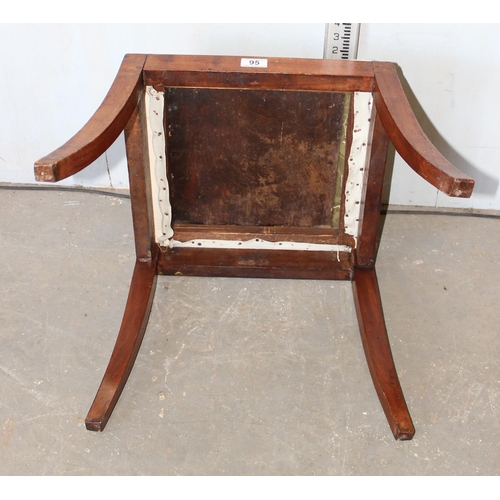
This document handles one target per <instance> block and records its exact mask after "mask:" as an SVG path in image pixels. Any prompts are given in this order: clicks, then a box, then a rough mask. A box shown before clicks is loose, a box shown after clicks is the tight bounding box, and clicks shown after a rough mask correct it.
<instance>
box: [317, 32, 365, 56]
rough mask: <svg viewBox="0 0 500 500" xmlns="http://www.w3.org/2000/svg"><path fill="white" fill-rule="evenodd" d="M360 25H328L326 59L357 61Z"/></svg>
mask: <svg viewBox="0 0 500 500" xmlns="http://www.w3.org/2000/svg"><path fill="white" fill-rule="evenodd" d="M358 39H359V23H328V24H327V25H326V32H325V50H324V54H323V58H324V59H356V57H357V56H358Z"/></svg>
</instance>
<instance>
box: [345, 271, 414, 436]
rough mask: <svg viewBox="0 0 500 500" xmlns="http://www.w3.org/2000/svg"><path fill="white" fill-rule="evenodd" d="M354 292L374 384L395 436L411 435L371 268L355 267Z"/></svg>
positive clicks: (375, 279)
mask: <svg viewBox="0 0 500 500" xmlns="http://www.w3.org/2000/svg"><path fill="white" fill-rule="evenodd" d="M353 294H354V302H355V305H356V313H357V316H358V322H359V328H360V332H361V339H362V341H363V348H364V351H365V355H366V360H367V362H368V367H369V369H370V374H371V376H372V379H373V384H374V386H375V389H376V391H377V394H378V397H379V399H380V402H381V404H382V408H383V409H384V412H385V415H386V417H387V420H388V422H389V425H390V427H391V430H392V433H393V434H394V437H395V438H396V439H400V440H407V439H411V438H412V437H413V435H414V434H415V428H414V426H413V422H412V420H411V417H410V413H409V412H408V407H407V406H406V401H405V398H404V395H403V391H402V389H401V385H400V383H399V379H398V375H397V372H396V367H395V365H394V360H393V357H392V353H391V347H390V344H389V338H388V337H387V330H386V326H385V321H384V313H383V311H382V301H381V299H380V291H379V287H378V283H377V275H376V273H375V269H374V268H369V269H365V268H356V269H355V270H354V279H353Z"/></svg>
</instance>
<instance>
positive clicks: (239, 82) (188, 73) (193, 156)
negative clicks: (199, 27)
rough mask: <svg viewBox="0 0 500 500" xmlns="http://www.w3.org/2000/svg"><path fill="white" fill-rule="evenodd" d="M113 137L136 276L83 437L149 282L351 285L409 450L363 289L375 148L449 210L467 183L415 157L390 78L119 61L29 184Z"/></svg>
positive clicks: (348, 70) (373, 65)
mask: <svg viewBox="0 0 500 500" xmlns="http://www.w3.org/2000/svg"><path fill="white" fill-rule="evenodd" d="M123 130H125V140H126V149H127V160H128V168H129V177H130V195H131V205H132V215H133V223H134V234H135V248H136V255H137V260H136V264H135V269H134V272H133V275H132V282H131V284H130V291H129V296H128V300H127V305H126V308H125V313H124V317H123V322H122V325H121V328H120V331H119V334H118V339H117V341H116V345H115V348H114V350H113V353H112V355H111V359H110V361H109V365H108V367H107V370H106V372H105V374H104V377H103V380H102V383H101V385H100V387H99V390H98V392H97V395H96V397H95V400H94V402H93V404H92V407H91V409H90V411H89V414H88V416H87V418H86V426H87V429H89V430H100V431H102V430H103V429H104V427H105V425H106V423H107V421H108V419H109V417H110V415H111V413H112V411H113V408H114V406H115V404H116V402H117V400H118V398H119V396H120V393H121V391H122V389H123V387H124V385H125V383H126V380H127V378H128V376H129V374H130V371H131V369H132V366H133V364H134V361H135V358H136V356H137V352H138V350H139V347H140V344H141V341H142V338H143V336H144V332H145V330H146V326H147V323H148V318H149V313H150V310H151V304H152V301H153V296H154V291H155V284H156V277H157V276H158V275H179V276H187V275H189V276H195V275H196V276H239V277H260V278H304V279H327V280H350V281H352V284H353V293H354V301H355V305H356V312H357V316H358V320H359V326H360V331H361V338H362V341H363V347H364V350H365V354H366V358H367V361H368V366H369V369H370V372H371V376H372V379H373V383H374V385H375V389H376V391H377V394H378V396H379V398H380V402H381V404H382V407H383V409H384V412H385V414H386V417H387V420H388V422H389V425H390V427H391V429H392V432H393V434H394V437H395V438H396V439H411V438H412V437H413V435H414V433H415V429H414V426H413V423H412V420H411V417H410V414H409V412H408V408H407V405H406V402H405V399H404V396H403V392H402V390H401V387H400V383H399V380H398V376H397V373H396V368H395V365H394V361H393V358H392V354H391V349H390V345H389V341H388V338H387V331H386V327H385V322H384V315H383V311H382V304H381V300H380V293H379V288H378V284H377V277H376V273H375V259H376V244H377V241H376V237H377V228H378V222H379V216H380V207H381V196H382V186H383V180H384V171H385V163H386V158H387V149H388V144H389V140H390V141H391V142H392V144H393V145H394V147H395V149H396V150H397V151H398V153H399V154H400V155H401V156H402V158H403V159H404V160H405V161H406V162H407V163H408V165H410V167H412V168H413V169H414V170H415V171H416V172H417V173H418V174H420V175H421V176H422V177H423V178H424V179H426V180H427V181H428V182H430V183H431V184H432V185H433V186H435V187H436V188H437V189H439V190H440V191H442V192H444V193H446V194H448V195H450V196H459V197H469V196H470V195H471V192H472V188H473V186H474V181H473V180H472V179H471V178H470V177H468V176H466V175H464V174H463V173H462V172H460V171H459V170H457V169H456V168H455V167H454V166H453V165H451V164H450V163H449V162H448V161H447V160H446V159H445V158H444V157H443V156H442V155H441V154H440V153H439V152H438V151H437V150H436V149H435V148H434V146H433V145H432V144H431V143H430V142H429V140H428V138H427V137H426V136H425V134H424V132H423V131H422V129H421V128H420V126H419V124H418V122H417V120H416V118H415V116H414V115H413V112H412V110H411V108H410V105H409V103H408V101H407V99H406V97H405V94H404V92H403V89H402V87H401V83H400V81H399V78H398V76H397V72H396V66H395V65H394V64H392V63H385V62H358V61H332V60H312V59H282V58H269V59H249V58H240V57H212V56H172V55H138V54H129V55H126V56H125V58H124V60H123V63H122V65H121V67H120V70H119V72H118V75H117V77H116V79H115V81H114V83H113V85H112V87H111V89H110V91H109V93H108V95H107V96H106V98H105V99H104V101H103V103H102V104H101V106H100V107H99V109H98V110H97V111H96V113H95V114H94V115H93V116H92V118H91V119H90V120H89V122H88V123H87V124H86V125H85V126H84V127H83V128H82V129H81V130H80V131H79V132H78V133H77V134H76V135H75V136H74V137H73V138H72V139H70V140H69V141H68V142H67V143H66V144H65V145H63V146H62V147H60V148H59V149H57V150H56V151H54V152H53V153H51V154H49V155H48V156H46V157H44V158H42V159H41V160H39V161H37V162H36V163H35V175H36V179H37V180H39V181H48V182H56V181H59V180H61V179H64V178H66V177H68V176H71V175H73V174H76V173H77V172H79V171H80V170H82V169H83V168H85V167H86V166H87V165H89V164H90V163H92V162H93V161H94V160H96V159H97V158H98V157H99V156H100V155H102V154H103V153H104V152H105V151H106V149H107V148H108V147H109V146H110V145H111V144H112V143H113V142H114V141H115V140H116V138H117V137H118V136H119V134H120V133H121V132H122V131H123Z"/></svg>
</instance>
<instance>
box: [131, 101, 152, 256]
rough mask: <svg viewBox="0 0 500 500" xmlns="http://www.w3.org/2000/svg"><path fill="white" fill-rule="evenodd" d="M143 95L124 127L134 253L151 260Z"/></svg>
mask: <svg viewBox="0 0 500 500" xmlns="http://www.w3.org/2000/svg"><path fill="white" fill-rule="evenodd" d="M144 101H145V100H144V96H143V98H142V99H141V100H140V101H139V104H138V106H137V108H136V109H135V111H134V114H133V115H132V117H131V118H130V120H129V121H128V123H127V126H126V127H125V144H126V147H127V165H128V175H129V185H130V188H129V189H130V198H131V199H132V200H133V203H132V204H131V208H132V220H133V224H134V242H135V252H136V256H137V258H138V259H140V260H151V258H152V255H153V252H154V250H155V247H156V243H155V240H154V221H153V207H152V201H151V183H150V182H149V177H150V174H149V153H148V141H147V126H146V110H145V102H144Z"/></svg>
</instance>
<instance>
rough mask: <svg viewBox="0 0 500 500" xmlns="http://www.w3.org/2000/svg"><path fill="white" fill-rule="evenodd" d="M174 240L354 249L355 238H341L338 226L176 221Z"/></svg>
mask: <svg viewBox="0 0 500 500" xmlns="http://www.w3.org/2000/svg"><path fill="white" fill-rule="evenodd" d="M173 230H174V239H175V240H177V241H183V242H185V241H190V240H194V239H198V238H202V239H214V240H251V239H254V238H261V239H263V240H266V241H272V242H276V241H296V242H300V243H323V244H329V245H336V244H341V245H348V246H351V247H352V248H354V240H353V239H352V238H351V239H348V238H345V237H344V235H342V237H340V236H339V235H338V234H337V231H336V230H335V229H334V228H323V227H280V226H229V225H224V226H220V225H203V224H174V225H173Z"/></svg>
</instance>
